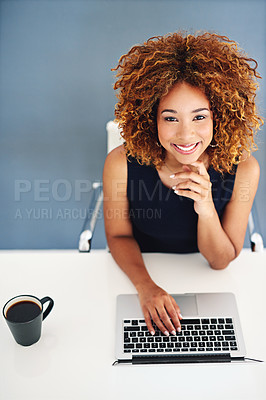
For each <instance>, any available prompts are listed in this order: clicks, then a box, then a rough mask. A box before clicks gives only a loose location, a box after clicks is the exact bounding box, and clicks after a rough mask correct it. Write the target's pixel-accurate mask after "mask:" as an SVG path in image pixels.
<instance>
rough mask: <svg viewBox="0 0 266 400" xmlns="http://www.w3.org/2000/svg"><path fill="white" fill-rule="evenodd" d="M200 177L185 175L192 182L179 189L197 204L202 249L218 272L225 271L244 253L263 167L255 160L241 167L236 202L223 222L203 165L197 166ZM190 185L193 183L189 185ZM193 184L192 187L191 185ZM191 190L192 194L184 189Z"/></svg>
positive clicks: (199, 238)
mask: <svg viewBox="0 0 266 400" xmlns="http://www.w3.org/2000/svg"><path fill="white" fill-rule="evenodd" d="M195 165H197V167H198V170H199V174H198V176H196V175H195V173H193V172H191V171H190V172H189V171H187V172H184V173H183V174H180V177H183V178H184V177H185V176H187V178H188V181H187V182H185V183H181V184H180V185H178V187H179V188H180V190H178V192H179V194H182V195H184V196H186V197H190V198H192V199H193V200H194V208H195V211H196V212H197V213H198V247H199V250H200V252H201V253H202V254H203V255H204V256H205V258H206V259H207V260H208V262H209V264H210V266H211V267H212V268H214V269H223V268H225V267H226V266H227V265H228V264H229V263H230V262H231V261H232V260H233V259H234V258H236V257H237V256H238V254H239V253H240V251H241V249H242V247H243V243H244V238H245V233H246V228H247V223H248V216H249V213H250V210H251V207H252V203H253V200H254V197H255V194H256V190H257V186H258V181H259V165H258V163H257V161H256V159H255V158H254V157H250V158H248V159H247V160H245V161H243V162H241V163H240V164H239V166H238V169H237V173H236V178H235V185H234V190H233V193H232V198H231V200H230V202H229V203H228V204H227V206H226V209H225V212H224V215H223V218H222V221H221V222H220V219H219V217H218V215H217V212H216V210H215V207H214V204H213V201H212V197H211V185H210V182H209V179H208V174H207V171H206V169H205V167H204V165H203V163H201V162H197V163H195ZM189 181H190V182H189ZM191 181H192V183H191ZM185 188H189V189H190V192H188V191H184V190H183V189H185Z"/></svg>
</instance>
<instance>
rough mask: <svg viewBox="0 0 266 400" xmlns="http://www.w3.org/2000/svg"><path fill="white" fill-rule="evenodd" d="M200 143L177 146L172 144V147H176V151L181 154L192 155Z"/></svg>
mask: <svg viewBox="0 0 266 400" xmlns="http://www.w3.org/2000/svg"><path fill="white" fill-rule="evenodd" d="M199 144H200V142H196V143H189V144H182V145H181V144H175V143H171V145H172V146H173V147H174V149H175V150H176V151H177V152H178V153H181V154H192V153H194V151H196V149H197V148H198V145H199Z"/></svg>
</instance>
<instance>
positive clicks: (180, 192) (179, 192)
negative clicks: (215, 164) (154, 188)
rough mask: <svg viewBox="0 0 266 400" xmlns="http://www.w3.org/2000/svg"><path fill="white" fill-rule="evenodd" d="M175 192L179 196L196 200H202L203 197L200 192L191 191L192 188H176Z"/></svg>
mask: <svg viewBox="0 0 266 400" xmlns="http://www.w3.org/2000/svg"><path fill="white" fill-rule="evenodd" d="M174 193H175V194H177V195H178V196H183V197H187V198H188V199H191V200H194V201H201V200H202V197H201V195H200V194H199V193H195V192H191V190H182V189H181V190H180V189H179V190H174Z"/></svg>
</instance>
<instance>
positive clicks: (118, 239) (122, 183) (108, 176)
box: [103, 146, 180, 334]
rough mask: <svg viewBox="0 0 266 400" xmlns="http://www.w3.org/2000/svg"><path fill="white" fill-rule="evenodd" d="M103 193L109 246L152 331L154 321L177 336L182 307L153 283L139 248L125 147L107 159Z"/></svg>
mask: <svg viewBox="0 0 266 400" xmlns="http://www.w3.org/2000/svg"><path fill="white" fill-rule="evenodd" d="M103 191H104V221H105V232H106V238H107V243H108V246H109V249H110V251H111V254H112V256H113V257H114V259H115V261H116V263H117V264H118V265H119V267H120V268H121V269H122V270H123V271H124V272H125V273H126V275H127V276H128V277H129V279H130V280H131V282H132V283H133V284H134V286H135V287H136V289H137V291H138V294H139V299H140V303H141V306H142V310H143V314H144V317H145V321H146V324H147V326H148V329H149V331H150V332H153V331H154V330H153V327H152V324H151V317H152V319H153V320H154V322H155V323H156V325H157V326H158V328H159V329H160V330H161V331H162V332H164V333H165V334H169V332H172V333H173V332H175V329H178V330H180V321H179V314H180V309H179V307H178V305H177V304H176V302H175V300H174V299H173V298H172V297H171V296H170V295H169V294H168V293H166V292H165V291H164V290H163V289H161V288H160V287H159V286H157V285H156V284H155V283H154V281H153V280H152V279H151V277H150V275H149V273H148V271H147V269H146V267H145V264H144V261H143V258H142V254H141V251H140V249H139V246H138V244H137V242H136V240H135V239H134V237H133V233H132V225H131V221H130V219H129V204H128V199H127V162H126V156H125V153H124V150H123V146H119V147H118V148H116V149H115V150H113V151H112V152H111V153H110V154H109V155H108V156H107V158H106V162H105V166H104V171H103ZM169 315H170V316H171V318H172V321H173V324H172V323H171V321H170V319H169ZM160 318H161V319H162V321H163V324H162V321H161V320H160Z"/></svg>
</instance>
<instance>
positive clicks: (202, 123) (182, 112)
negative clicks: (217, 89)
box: [157, 82, 213, 166]
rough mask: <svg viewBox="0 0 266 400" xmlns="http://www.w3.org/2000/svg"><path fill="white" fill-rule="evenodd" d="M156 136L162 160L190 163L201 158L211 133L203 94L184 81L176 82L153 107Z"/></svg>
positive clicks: (171, 163)
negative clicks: (162, 156) (155, 112)
mask: <svg viewBox="0 0 266 400" xmlns="http://www.w3.org/2000/svg"><path fill="white" fill-rule="evenodd" d="M157 128H158V138H159V141H160V143H161V145H162V146H163V147H164V148H165V150H166V158H165V160H166V162H168V163H169V164H170V165H172V166H175V165H177V164H179V163H180V164H191V163H193V162H195V161H197V160H198V159H199V158H200V159H201V158H202V155H203V154H204V152H205V150H206V149H207V147H208V146H209V144H210V142H211V140H212V137H213V118H212V112H211V109H210V104H209V101H208V99H207V97H206V96H205V94H204V93H203V92H202V91H201V90H200V89H198V88H196V87H194V86H191V85H189V84H187V83H184V82H182V83H177V84H176V85H174V86H173V88H172V89H171V90H170V91H169V93H168V94H167V95H166V96H164V97H162V98H161V100H160V103H159V106H158V111H157Z"/></svg>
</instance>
